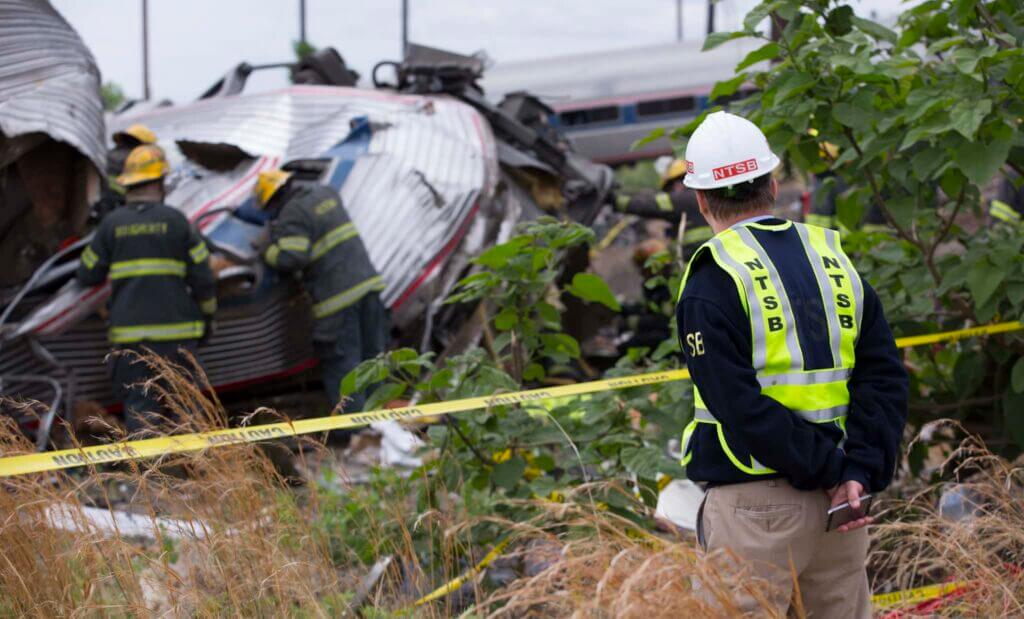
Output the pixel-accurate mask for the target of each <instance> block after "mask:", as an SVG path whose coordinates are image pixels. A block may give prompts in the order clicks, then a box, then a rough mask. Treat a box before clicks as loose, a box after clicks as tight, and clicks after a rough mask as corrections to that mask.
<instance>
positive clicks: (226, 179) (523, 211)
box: [0, 46, 612, 446]
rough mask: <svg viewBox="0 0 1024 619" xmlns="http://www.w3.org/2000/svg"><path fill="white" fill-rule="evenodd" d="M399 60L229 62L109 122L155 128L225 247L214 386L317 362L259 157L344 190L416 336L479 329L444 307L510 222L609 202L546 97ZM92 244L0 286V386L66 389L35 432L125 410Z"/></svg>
mask: <svg viewBox="0 0 1024 619" xmlns="http://www.w3.org/2000/svg"><path fill="white" fill-rule="evenodd" d="M332 53H334V52H333V51H332ZM335 55H336V54H335ZM0 62H2V61H0ZM392 64H393V69H394V71H393V73H394V76H395V77H394V80H393V82H392V83H389V84H384V83H382V82H378V83H377V84H376V87H375V88H373V89H360V88H353V87H350V86H335V85H316V84H301V85H295V86H292V87H290V88H285V89H282V90H278V91H273V92H266V93H258V94H245V93H244V92H242V90H243V87H244V77H245V76H246V75H247V71H238V70H236V71H233V72H232V73H230V74H229V78H230V79H229V78H225V80H223V81H222V82H221V83H219V84H218V85H216V86H215V87H214V88H212V89H211V90H210V91H208V93H207V95H206V98H204V99H201V100H199V101H197V102H194V103H190V104H185V105H179V106H171V107H164V108H156V109H150V110H148V111H145V112H140V113H135V114H132V113H131V111H130V110H129V112H128V113H126V114H122V115H119V116H117V117H115V118H114V119H113V121H112V123H111V125H112V126H111V127H109V129H110V130H111V131H113V130H117V129H119V128H122V127H123V126H125V125H127V124H129V123H135V122H141V123H144V124H146V125H147V126H149V127H150V128H152V129H153V130H154V131H155V133H156V134H157V136H159V139H160V145H161V146H162V147H164V149H165V150H166V151H167V152H168V154H169V156H170V157H171V160H172V164H173V173H172V175H171V177H170V178H169V187H170V191H169V195H168V197H167V202H168V203H169V204H171V205H173V206H175V207H178V208H180V209H181V210H182V211H183V212H184V213H185V214H186V215H187V216H188V218H189V219H190V220H192V221H193V222H195V223H196V225H197V226H198V227H199V228H200V230H201V231H202V232H203V234H204V236H206V237H207V239H208V241H209V244H210V246H211V249H212V250H213V251H214V258H213V260H214V264H215V268H216V271H217V274H218V292H219V297H220V306H221V309H220V310H219V311H218V314H217V316H216V324H217V330H216V333H215V334H214V335H213V337H211V338H210V339H209V341H208V342H207V343H205V344H204V345H203V346H202V347H201V348H200V350H199V354H200V357H201V359H202V362H203V365H204V367H205V369H206V371H207V373H208V375H209V378H210V381H211V384H212V385H214V386H215V388H217V389H218V390H221V391H230V390H232V389H238V388H240V387H244V386H247V385H253V384H267V383H274V382H275V381H283V380H285V379H287V378H288V377H292V376H295V375H300V374H302V373H304V372H305V371H307V370H309V369H310V368H312V366H313V365H314V363H315V362H314V360H313V355H312V348H311V343H310V341H309V339H308V332H309V329H308V324H309V320H310V308H309V303H308V300H307V299H306V298H305V296H304V295H303V294H302V293H301V290H300V288H299V286H298V284H297V283H296V282H295V281H293V280H291V279H282V278H281V277H279V276H278V275H277V274H276V273H275V272H274V271H272V270H270V269H266V268H265V267H264V265H263V264H262V263H261V262H260V260H259V257H258V255H257V252H256V250H255V247H256V246H257V245H258V244H259V240H260V238H261V237H262V236H263V235H264V234H265V233H266V225H267V221H266V220H265V215H264V214H263V213H261V212H260V211H259V210H258V209H256V208H254V207H253V204H252V198H251V193H252V186H253V184H254V183H255V179H256V175H257V174H258V173H259V171H261V170H264V169H268V168H271V167H274V166H279V165H284V166H285V167H286V168H288V169H291V170H293V171H295V172H296V173H297V175H298V178H299V179H301V180H302V181H303V182H319V183H326V184H330V185H331V186H333V187H334V188H336V189H337V190H338V191H339V192H340V194H341V196H342V198H343V201H344V203H345V205H346V208H347V209H348V211H349V213H350V214H351V217H352V219H353V222H354V223H355V225H356V228H357V229H358V230H359V233H360V235H361V236H362V238H363V240H364V243H365V244H366V247H367V250H368V252H369V254H370V258H371V260H372V261H373V263H374V265H375V266H376V267H377V269H378V271H379V272H380V273H381V275H382V277H383V279H384V281H385V283H386V289H385V291H384V293H383V295H382V298H383V300H384V301H385V303H386V304H387V305H388V307H390V308H391V310H392V313H393V322H394V323H395V326H396V330H397V332H398V333H399V336H400V338H401V339H403V340H404V341H405V342H407V343H412V344H413V345H415V346H417V347H419V348H423V349H435V350H444V349H446V348H448V349H452V348H458V347H465V346H468V345H471V344H472V343H473V342H474V341H475V340H476V338H477V337H479V330H480V325H479V324H477V323H475V322H474V321H473V320H467V319H466V316H465V315H464V314H460V313H459V310H458V309H455V308H451V307H449V306H445V305H443V304H442V301H443V299H444V298H445V297H446V296H447V294H448V292H449V291H450V290H451V288H452V287H453V286H454V284H455V282H456V281H458V279H459V278H460V277H461V276H463V275H465V273H466V271H467V268H468V266H469V259H470V258H472V256H474V255H476V254H477V253H479V252H480V250H482V249H483V248H485V247H487V246H489V245H491V244H493V243H495V242H500V241H501V240H503V239H504V238H507V236H508V235H509V233H510V232H511V229H512V226H513V225H514V224H515V222H516V221H519V220H521V219H524V218H531V217H536V216H538V215H539V214H542V213H544V212H549V213H552V214H560V215H563V216H568V217H572V218H574V219H576V220H579V221H583V222H589V221H591V220H592V219H593V217H594V216H595V215H596V214H597V212H598V210H599V209H600V208H601V206H602V205H603V204H604V203H605V202H606V200H607V194H608V192H609V191H610V189H611V184H612V175H611V172H610V170H608V169H607V168H605V167H604V166H599V165H594V164H591V163H590V162H588V161H586V160H585V159H583V158H582V157H579V156H578V155H575V154H574V153H572V152H571V150H569V149H568V147H567V146H566V143H565V141H564V140H562V139H561V138H560V136H559V135H558V134H557V133H556V132H554V131H552V130H551V129H550V128H549V127H547V126H546V124H545V123H544V121H543V119H544V118H546V115H547V114H548V113H549V112H550V110H547V109H546V108H545V107H544V106H543V104H541V103H540V102H538V101H537V100H535V99H533V98H531V97H529V96H526V95H523V94H514V95H512V96H510V97H508V98H506V99H505V100H504V101H503V102H502V103H500V104H498V105H493V104H490V103H488V102H487V101H486V100H485V99H484V98H483V96H482V93H481V92H480V91H479V89H478V87H477V86H476V82H477V80H478V79H479V78H480V76H481V74H482V70H483V64H482V62H481V61H480V60H479V59H477V58H474V57H464V56H458V55H454V54H448V53H445V52H441V51H438V50H432V49H429V48H424V47H417V46H412V48H411V50H410V54H409V55H408V57H407V59H406V60H405V61H404V62H402V63H392ZM243 66H244V65H243ZM375 73H376V71H375ZM293 74H294V73H293ZM303 81H308V80H303ZM313 81H316V80H313ZM326 81H330V80H329V79H328V80H326ZM0 96H2V94H0ZM94 163H95V161H94ZM97 167H98V166H97ZM87 240H88V236H84V237H82V238H80V239H78V240H74V236H71V237H70V238H69V239H68V240H67V241H66V243H65V247H64V248H63V249H61V250H60V251H58V252H56V253H53V254H52V255H51V256H50V257H49V258H48V259H47V260H45V261H44V262H42V264H40V265H39V267H38V269H36V270H35V271H34V272H33V273H32V274H31V275H30V276H28V277H27V278H25V279H23V280H21V281H18V282H17V283H16V284H15V285H12V286H10V287H9V288H8V289H7V291H6V292H7V297H6V300H5V304H6V305H5V311H4V315H3V319H2V323H3V324H2V325H0V329H2V331H0V333H2V337H3V340H2V344H0V345H2V348H0V379H2V380H3V381H4V382H3V393H4V394H7V395H17V396H20V397H25V398H33V399H38V400H40V401H49V400H50V399H54V400H55V405H54V406H53V407H51V411H50V415H49V419H44V422H43V427H42V428H41V431H40V432H39V436H40V445H41V446H42V445H43V444H44V441H45V436H46V434H47V430H48V424H49V422H50V420H51V419H52V417H53V415H55V414H58V412H59V411H65V412H66V411H69V410H71V409H72V408H73V407H74V405H75V403H76V402H81V401H89V402H96V403H99V404H100V405H102V406H103V407H106V408H115V407H116V403H115V401H114V397H113V394H112V392H111V389H110V386H109V382H108V378H107V373H106V369H105V366H104V363H103V358H104V356H105V355H106V353H107V352H108V349H109V345H108V343H107V339H106V329H105V325H104V322H103V320H102V318H101V314H102V308H103V307H104V305H105V301H106V299H107V297H108V296H109V293H110V290H109V286H100V287H96V288H92V289H83V288H82V287H80V286H79V285H78V284H77V282H75V281H74V278H73V272H74V268H75V266H76V265H77V258H78V252H79V251H80V250H81V249H82V248H83V247H84V244H85V243H86V242H87ZM26 375H31V376H32V377H45V379H46V381H47V382H38V381H37V380H35V379H33V380H26ZM55 390H56V391H57V393H55Z"/></svg>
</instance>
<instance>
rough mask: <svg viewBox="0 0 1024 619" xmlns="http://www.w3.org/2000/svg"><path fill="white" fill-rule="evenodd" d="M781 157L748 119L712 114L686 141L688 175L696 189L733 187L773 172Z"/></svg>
mask: <svg viewBox="0 0 1024 619" xmlns="http://www.w3.org/2000/svg"><path fill="white" fill-rule="evenodd" d="M778 165H779V158H778V157H776V156H775V153H773V152H772V149H771V148H769V147H768V140H767V139H765V137H764V134H763V133H761V130H760V129H758V128H757V125H755V124H754V123H752V122H750V121H749V120H747V119H746V118H743V117H741V116H736V115H735V114H729V113H728V112H721V111H720V112H714V113H713V114H708V117H707V118H705V119H704V122H702V123H701V124H700V126H699V127H697V130H696V131H694V132H693V135H692V136H691V137H690V141H689V142H688V143H687V144H686V177H685V178H683V184H684V185H686V186H687V187H690V188H692V189H718V188H719V187H729V186H731V185H737V184H739V183H742V182H745V181H751V180H754V179H755V178H757V177H759V176H764V175H765V174H768V173H770V172H771V171H772V170H774V169H775V168H776V167H778Z"/></svg>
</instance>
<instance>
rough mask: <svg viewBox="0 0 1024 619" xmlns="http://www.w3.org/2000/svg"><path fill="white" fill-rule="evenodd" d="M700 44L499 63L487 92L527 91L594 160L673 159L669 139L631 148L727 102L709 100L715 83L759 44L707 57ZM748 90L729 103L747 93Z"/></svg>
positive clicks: (736, 45)
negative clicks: (545, 106) (659, 132)
mask: <svg viewBox="0 0 1024 619" xmlns="http://www.w3.org/2000/svg"><path fill="white" fill-rule="evenodd" d="M702 45H703V44H702V43H701V42H686V43H672V44H668V45H656V46H650V47H639V48H632V49H625V50H617V51H609V52H601V53H594V54H580V55H572V56H563V57H558V58H547V59H542V60H531V61H527V62H517V63H507V64H502V63H500V62H499V63H497V64H495V66H494V67H492V68H490V69H489V70H488V72H487V73H486V74H485V77H484V80H483V84H482V85H483V87H484V90H485V92H486V94H487V96H488V98H491V99H493V100H499V99H501V97H502V96H503V95H505V94H506V93H508V92H511V91H515V90H528V91H530V92H531V93H533V94H536V95H538V96H540V97H542V98H543V99H544V101H545V102H546V103H547V104H548V105H550V106H551V107H552V109H553V110H554V112H555V113H554V114H553V115H552V116H551V118H550V122H551V124H552V125H555V126H556V127H557V128H558V129H559V130H560V131H562V132H564V133H565V135H567V136H568V137H569V138H570V139H571V140H572V142H573V144H574V145H575V147H576V150H577V151H578V152H580V153H581V154H583V155H586V156H588V157H590V158H591V159H593V160H595V161H599V162H602V163H608V164H621V163H628V162H632V161H637V160H640V159H653V158H655V157H659V156H662V155H668V154H671V152H672V149H671V144H670V143H669V142H668V140H658V141H655V142H652V143H649V144H646V145H644V146H642V147H640V148H638V149H636V150H633V149H632V145H633V144H634V143H635V142H636V141H637V140H639V139H640V138H643V137H646V136H648V135H650V134H651V132H652V131H654V130H655V129H657V128H659V127H662V128H665V129H666V130H671V129H674V128H676V127H679V126H682V125H685V124H686V123H687V122H689V121H690V120H692V119H693V118H694V117H696V116H697V115H698V114H700V113H701V112H702V111H703V110H704V109H706V108H708V107H711V106H713V105H720V104H724V103H726V102H727V101H723V100H719V101H714V102H712V101H710V100H709V95H710V94H711V89H712V88H714V85H715V83H717V82H719V81H722V80H726V79H730V78H732V77H733V76H734V75H735V68H736V65H737V64H738V63H739V62H740V61H741V60H742V59H743V58H744V56H746V55H747V53H749V52H750V51H751V50H753V49H754V48H755V47H756V42H748V41H742V40H739V41H730V42H728V43H725V44H723V45H721V46H719V47H716V48H715V49H713V50H710V51H707V52H701V47H702ZM750 92H751V90H750V89H749V88H741V89H740V91H739V92H738V93H737V94H735V95H733V96H732V97H730V98H729V100H732V99H738V98H742V97H745V96H747V95H749V93H750Z"/></svg>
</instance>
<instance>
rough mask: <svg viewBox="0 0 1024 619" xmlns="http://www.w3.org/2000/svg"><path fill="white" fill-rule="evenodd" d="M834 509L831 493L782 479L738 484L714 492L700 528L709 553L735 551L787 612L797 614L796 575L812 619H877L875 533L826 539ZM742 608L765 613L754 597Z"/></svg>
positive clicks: (835, 535) (706, 502)
mask: <svg viewBox="0 0 1024 619" xmlns="http://www.w3.org/2000/svg"><path fill="white" fill-rule="evenodd" d="M828 507H829V501H828V496H827V495H826V494H825V493H824V491H810V492H809V491H802V490H797V489H795V488H793V487H792V486H790V485H789V484H788V483H787V482H786V481H784V480H781V479H772V480H765V481H755V482H749V483H744V484H731V485H727V486H718V487H715V488H711V489H710V490H708V493H707V496H706V497H705V499H704V509H703V517H702V519H701V522H700V523H698V526H700V527H701V528H702V533H703V539H704V542H705V544H706V550H707V551H708V552H710V551H713V550H718V549H729V550H731V551H732V552H733V553H734V554H735V555H736V556H738V557H739V558H741V559H743V560H745V561H748V562H750V563H749V566H750V567H749V569H750V570H751V571H752V573H753V574H754V575H755V576H757V577H760V578H763V579H765V580H766V581H768V583H769V584H770V587H769V589H770V590H771V595H770V599H772V601H773V603H774V605H775V607H776V609H777V610H778V612H779V614H781V615H785V614H787V612H791V611H792V608H791V601H792V598H793V597H794V590H793V575H794V574H795V575H796V581H797V584H798V585H799V588H800V597H801V599H802V600H803V607H804V609H805V610H806V612H807V616H808V617H812V618H821V619H833V618H837V619H846V618H854V619H861V618H866V619H870V617H871V599H870V595H869V591H868V577H867V571H866V570H865V567H864V564H865V561H866V559H867V551H868V534H867V529H858V530H856V531H853V532H850V533H839V532H835V531H833V532H831V533H826V532H825V518H826V516H825V512H826V511H827V510H828ZM742 604H743V608H744V610H745V611H756V610H761V609H760V608H759V607H758V606H757V605H756V603H755V602H754V600H753V599H744V600H742Z"/></svg>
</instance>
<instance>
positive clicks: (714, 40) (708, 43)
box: [700, 30, 748, 52]
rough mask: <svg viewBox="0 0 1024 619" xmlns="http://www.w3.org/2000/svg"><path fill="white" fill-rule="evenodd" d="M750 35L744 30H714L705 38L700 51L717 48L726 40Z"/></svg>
mask: <svg viewBox="0 0 1024 619" xmlns="http://www.w3.org/2000/svg"><path fill="white" fill-rule="evenodd" d="M745 36H748V35H747V33H745V32H743V31H742V30H740V31H737V32H712V33H711V34H709V35H708V36H707V38H706V39H704V47H702V48H701V50H700V51H702V52H706V51H708V50H709V49H715V48H716V47H718V46H719V45H721V44H722V43H725V42H726V41H732V40H733V39H741V38H743V37H745Z"/></svg>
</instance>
